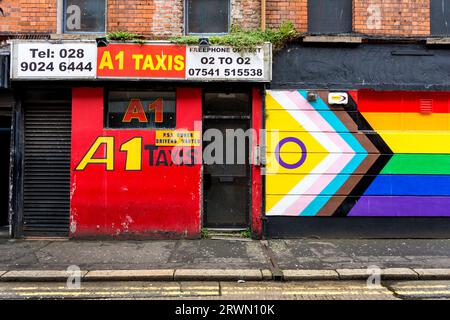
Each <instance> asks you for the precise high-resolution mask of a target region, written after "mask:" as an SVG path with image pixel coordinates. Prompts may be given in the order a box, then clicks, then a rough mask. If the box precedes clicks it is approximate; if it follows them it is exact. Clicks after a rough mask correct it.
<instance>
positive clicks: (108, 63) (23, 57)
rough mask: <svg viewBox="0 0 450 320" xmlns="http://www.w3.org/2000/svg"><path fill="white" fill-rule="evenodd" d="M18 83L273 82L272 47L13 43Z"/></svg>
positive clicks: (13, 67) (14, 77) (14, 68)
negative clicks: (143, 80) (100, 80)
mask: <svg viewBox="0 0 450 320" xmlns="http://www.w3.org/2000/svg"><path fill="white" fill-rule="evenodd" d="M11 48H12V49H11V50H12V54H11V56H12V71H11V78H12V79H13V80H46V79H49V80H50V79H51V80H55V79H62V80H64V79H66V80H72V79H91V80H95V79H155V80H158V79H167V80H170V79H174V80H185V81H190V80H191V81H254V82H268V81H270V80H271V76H272V50H271V45H270V44H264V45H262V46H260V47H257V48H253V49H248V50H244V51H238V50H236V49H234V48H231V47H226V46H186V45H176V44H170V43H161V42H158V43H148V44H124V43H111V44H109V45H108V46H106V47H99V48H97V45H96V43H95V42H59V43H51V42H42V41H35V42H20V41H18V42H16V41H13V42H12V46H11Z"/></svg>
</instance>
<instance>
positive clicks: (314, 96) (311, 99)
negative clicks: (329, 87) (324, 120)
mask: <svg viewBox="0 0 450 320" xmlns="http://www.w3.org/2000/svg"><path fill="white" fill-rule="evenodd" d="M318 98H319V96H318V95H317V92H314V91H308V95H307V96H306V99H308V101H309V102H315V101H317V99H318Z"/></svg>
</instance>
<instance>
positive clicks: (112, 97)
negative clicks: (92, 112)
mask: <svg viewBox="0 0 450 320" xmlns="http://www.w3.org/2000/svg"><path fill="white" fill-rule="evenodd" d="M106 109H107V110H106V117H105V118H106V127H107V128H112V129H115V128H117V129H136V128H149V129H151V128H153V129H164V128H168V129H170V128H175V126H176V94H175V91H110V92H109V93H108V99H107V107H106Z"/></svg>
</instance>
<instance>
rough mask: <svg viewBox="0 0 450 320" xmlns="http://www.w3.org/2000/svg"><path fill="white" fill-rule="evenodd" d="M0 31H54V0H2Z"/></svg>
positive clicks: (0, 5) (0, 4) (0, 3)
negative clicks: (2, 13)
mask: <svg viewBox="0 0 450 320" xmlns="http://www.w3.org/2000/svg"><path fill="white" fill-rule="evenodd" d="M0 7H1V8H2V9H3V12H4V15H5V16H2V15H0V33H34V32H36V33H55V32H56V1H55V0H3V1H1V2H0Z"/></svg>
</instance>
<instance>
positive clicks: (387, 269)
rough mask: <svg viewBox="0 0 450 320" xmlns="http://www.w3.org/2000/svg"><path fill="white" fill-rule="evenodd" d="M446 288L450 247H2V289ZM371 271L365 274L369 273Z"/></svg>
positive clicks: (311, 243) (347, 243)
mask: <svg viewBox="0 0 450 320" xmlns="http://www.w3.org/2000/svg"><path fill="white" fill-rule="evenodd" d="M69 266H77V267H78V268H79V269H80V270H81V271H80V276H81V278H82V279H83V280H86V281H126V280H132V281H237V280H245V281H262V280H272V279H274V280H285V281H317V280H321V281H333V280H341V281H352V280H365V279H367V278H368V276H369V275H370V274H371V273H374V272H375V273H376V272H378V271H377V268H379V269H380V271H381V277H382V279H383V280H393V281H397V280H403V281H407V280H408V281H409V280H450V240H426V239H425V240H392V239H385V240H353V239H352V240H342V239H340V240H315V239H296V240H291V239H290V240H264V241H258V240H249V239H235V238H230V239H202V240H178V241H172V240H168V241H22V240H8V239H2V240H0V282H6V281H22V282H26V281H62V280H63V279H66V278H67V271H66V270H67V268H68V267H69ZM368 268H369V269H368Z"/></svg>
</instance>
